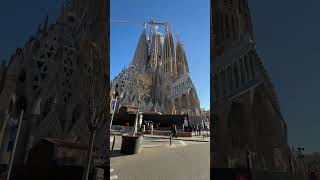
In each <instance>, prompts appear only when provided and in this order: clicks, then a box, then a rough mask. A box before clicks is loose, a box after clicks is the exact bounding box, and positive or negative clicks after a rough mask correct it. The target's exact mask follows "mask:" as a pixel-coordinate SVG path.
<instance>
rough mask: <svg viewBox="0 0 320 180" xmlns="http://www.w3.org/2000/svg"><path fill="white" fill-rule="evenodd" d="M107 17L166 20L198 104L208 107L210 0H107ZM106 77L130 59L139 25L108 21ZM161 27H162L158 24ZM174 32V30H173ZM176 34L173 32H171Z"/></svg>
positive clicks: (114, 74) (113, 75)
mask: <svg viewBox="0 0 320 180" xmlns="http://www.w3.org/2000/svg"><path fill="white" fill-rule="evenodd" d="M110 4H111V6H110V7H111V8H110V9H111V12H110V19H111V20H119V19H121V20H135V21H136V20H148V19H150V18H152V19H154V20H157V21H169V22H171V23H172V24H173V25H172V30H173V32H174V33H177V32H179V34H180V38H181V40H182V41H183V43H184V47H185V51H186V55H187V58H188V61H189V69H190V74H191V78H192V80H193V83H194V85H195V87H196V90H197V93H198V97H199V100H200V104H201V107H202V108H206V109H209V108H210V9H209V7H210V6H209V5H210V1H209V0H201V1H194V0H175V1H172V0H161V1H150V0H110ZM110 27H111V28H110V36H111V39H110V50H111V52H110V61H111V62H110V77H111V79H113V77H115V76H116V75H118V73H119V72H120V71H121V70H122V69H123V68H124V67H127V66H128V64H129V63H130V62H131V60H132V58H133V55H134V51H135V48H136V45H137V43H138V40H139V36H140V34H141V32H142V30H143V26H142V25H139V24H128V23H112V22H111V25H110ZM162 29H163V28H162ZM174 35H175V34H174ZM175 37H176V36H175Z"/></svg>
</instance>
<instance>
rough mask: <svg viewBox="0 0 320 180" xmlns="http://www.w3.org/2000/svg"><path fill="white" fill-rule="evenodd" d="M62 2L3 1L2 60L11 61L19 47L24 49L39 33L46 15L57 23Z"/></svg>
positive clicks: (0, 16) (0, 18) (0, 5)
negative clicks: (33, 36)
mask: <svg viewBox="0 0 320 180" xmlns="http://www.w3.org/2000/svg"><path fill="white" fill-rule="evenodd" d="M59 2H60V1H52V0H28V1H21V0H1V3H0V23H1V28H0V60H9V58H10V56H11V55H12V54H13V53H14V52H15V49H16V48H18V47H23V46H24V44H25V43H26V41H27V40H28V39H29V37H30V36H31V35H34V34H35V33H36V31H37V28H38V24H39V23H42V22H43V20H44V18H45V16H46V14H47V13H48V15H49V21H50V22H55V19H56V17H57V15H58V13H59V8H60V5H59Z"/></svg>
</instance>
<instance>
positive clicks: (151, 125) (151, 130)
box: [150, 121, 153, 135]
mask: <svg viewBox="0 0 320 180" xmlns="http://www.w3.org/2000/svg"><path fill="white" fill-rule="evenodd" d="M150 133H151V134H152V135H153V122H152V121H151V123H150Z"/></svg>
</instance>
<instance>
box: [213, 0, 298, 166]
mask: <svg viewBox="0 0 320 180" xmlns="http://www.w3.org/2000/svg"><path fill="white" fill-rule="evenodd" d="M213 2H214V3H212V7H211V8H212V9H211V10H212V11H211V12H212V14H211V21H212V22H211V24H212V30H211V32H212V33H213V34H211V37H212V38H213V39H212V42H214V43H213V44H211V48H212V52H213V53H212V55H213V57H211V58H212V60H213V63H211V64H212V65H213V67H211V69H212V70H213V71H212V75H211V79H212V80H213V83H212V84H211V85H212V86H211V87H212V88H211V91H212V92H213V93H211V94H212V95H213V97H212V98H213V104H212V105H213V108H212V110H213V111H214V112H215V113H216V123H215V124H214V125H212V126H214V127H213V128H214V129H215V130H216V133H215V135H214V137H213V138H212V140H213V141H215V145H214V147H215V148H213V150H214V154H212V155H211V158H212V160H211V162H213V166H214V167H216V168H239V167H248V168H251V169H255V170H258V169H260V170H261V169H268V170H277V171H282V172H293V171H294V170H293V169H294V167H295V164H296V163H295V162H296V161H295V160H294V157H293V156H292V152H291V149H290V148H289V146H288V142H287V126H286V122H285V120H284V118H283V116H282V113H281V110H280V105H279V100H278V97H277V94H276V91H275V89H274V87H273V84H272V82H271V80H270V78H269V75H268V73H267V71H266V69H265V66H264V64H263V61H262V58H261V56H260V55H259V52H258V50H257V48H256V41H255V36H254V32H253V27H252V22H251V16H250V11H249V6H248V1H247V0H239V1H223V0H215V1H213Z"/></svg>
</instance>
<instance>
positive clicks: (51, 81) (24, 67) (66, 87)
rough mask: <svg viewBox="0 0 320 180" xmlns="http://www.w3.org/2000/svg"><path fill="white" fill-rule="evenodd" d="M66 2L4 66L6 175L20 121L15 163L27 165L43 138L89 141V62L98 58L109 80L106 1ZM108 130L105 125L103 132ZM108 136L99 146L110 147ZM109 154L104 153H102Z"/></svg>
mask: <svg viewBox="0 0 320 180" xmlns="http://www.w3.org/2000/svg"><path fill="white" fill-rule="evenodd" d="M65 2H68V3H62V7H61V14H60V15H59V17H58V19H57V20H56V22H55V23H54V24H51V25H49V24H48V17H47V18H45V20H44V22H43V23H41V24H40V25H39V27H38V31H37V32H36V33H35V34H34V35H32V36H30V38H29V40H28V41H27V42H26V43H25V44H24V46H23V47H22V48H17V50H16V52H15V53H14V54H13V55H12V56H11V58H10V60H9V61H8V62H3V63H2V65H1V68H0V129H1V131H0V145H1V146H0V147H1V148H0V166H1V168H0V169H1V171H3V170H4V169H6V168H8V163H9V160H10V157H11V156H12V154H11V153H12V149H13V144H14V139H15V138H14V135H15V134H16V133H17V127H18V122H19V119H20V118H21V117H22V122H21V128H20V134H19V137H16V138H18V142H17V148H16V152H15V162H14V164H23V163H25V162H26V161H27V159H28V154H29V152H30V150H31V148H32V147H33V145H35V144H37V143H38V142H39V141H40V140H41V139H42V138H51V140H52V139H58V141H59V143H58V144H60V145H62V144H66V143H64V142H65V141H67V142H77V143H80V144H88V142H89V127H88V123H87V120H88V118H89V117H88V116H89V112H88V111H87V109H88V102H87V101H88V95H89V94H88V93H89V90H88V88H87V87H88V86H89V85H88V82H89V81H88V80H89V79H90V77H91V75H92V72H93V71H95V69H93V67H94V66H95V65H92V63H91V62H92V61H91V60H90V59H91V58H92V55H93V54H94V55H95V56H96V57H97V58H100V59H101V62H102V63H103V65H102V66H103V67H104V68H103V69H104V71H101V72H98V73H100V74H103V75H104V76H105V77H106V79H109V77H108V73H107V69H108V68H109V67H108V66H109V65H108V63H109V60H108V61H107V55H108V54H109V52H108V51H109V48H108V41H107V37H108V31H107V29H108V26H109V23H108V20H107V12H106V10H105V7H107V4H106V2H107V1H104V0H97V1H89V0H79V1H65ZM22 109H24V113H22ZM106 127H107V123H106V122H104V123H103V124H102V125H101V128H104V129H105V128H106ZM105 138H106V135H105V130H103V131H97V134H96V142H99V144H100V145H101V147H105V148H106V147H107V144H108V143H109V142H106V141H105ZM60 140H61V142H60ZM52 142H57V141H54V140H52ZM71 144H72V143H71ZM105 152H106V149H101V154H106V153H105ZM63 154H64V155H63V156H64V157H65V158H68V159H74V163H75V164H83V163H84V161H85V159H84V157H85V156H84V155H83V154H82V155H81V153H73V151H68V152H65V153H63ZM101 157H102V156H101ZM61 158H63V157H61Z"/></svg>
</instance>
